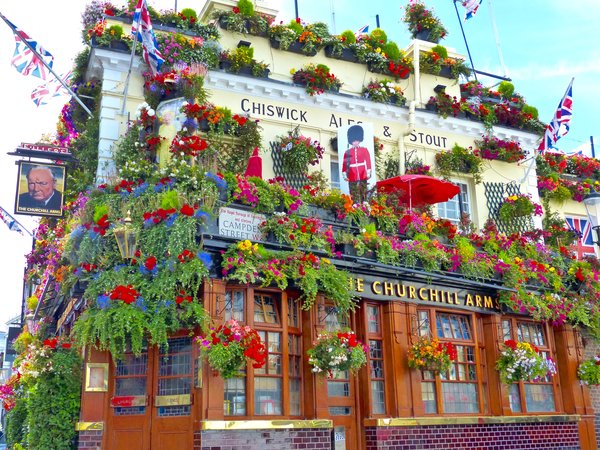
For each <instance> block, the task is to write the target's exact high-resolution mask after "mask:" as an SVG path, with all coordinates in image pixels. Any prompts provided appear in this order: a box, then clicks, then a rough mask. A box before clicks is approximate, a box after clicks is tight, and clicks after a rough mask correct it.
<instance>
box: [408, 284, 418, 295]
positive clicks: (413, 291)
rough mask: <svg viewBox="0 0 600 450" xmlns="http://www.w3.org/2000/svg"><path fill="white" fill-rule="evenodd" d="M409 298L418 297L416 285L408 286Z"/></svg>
mask: <svg viewBox="0 0 600 450" xmlns="http://www.w3.org/2000/svg"><path fill="white" fill-rule="evenodd" d="M408 298H417V290H416V289H415V287H414V286H409V287H408Z"/></svg>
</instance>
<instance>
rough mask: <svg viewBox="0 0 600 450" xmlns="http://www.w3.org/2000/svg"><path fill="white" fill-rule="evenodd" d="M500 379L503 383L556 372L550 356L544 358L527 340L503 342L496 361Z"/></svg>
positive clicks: (542, 376)
mask: <svg viewBox="0 0 600 450" xmlns="http://www.w3.org/2000/svg"><path fill="white" fill-rule="evenodd" d="M496 369H498V371H499V372H500V380H501V381H502V382H503V383H505V384H512V383H516V382H519V381H534V380H537V379H543V378H545V377H548V376H552V375H554V374H555V373H556V364H555V363H554V361H553V360H552V358H549V357H548V358H545V357H544V355H543V354H542V353H541V352H540V351H539V349H538V348H537V347H536V346H535V345H533V344H530V343H529V342H516V341H513V340H512V339H511V340H508V341H505V342H504V349H503V350H502V353H501V354H500V358H498V361H496Z"/></svg>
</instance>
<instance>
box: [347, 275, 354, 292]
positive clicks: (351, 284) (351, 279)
mask: <svg viewBox="0 0 600 450" xmlns="http://www.w3.org/2000/svg"><path fill="white" fill-rule="evenodd" d="M348 284H349V285H350V290H351V291H353V290H354V278H352V277H349V278H348Z"/></svg>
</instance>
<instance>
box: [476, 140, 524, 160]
mask: <svg viewBox="0 0 600 450" xmlns="http://www.w3.org/2000/svg"><path fill="white" fill-rule="evenodd" d="M475 145H476V147H477V148H476V149H475V150H474V153H475V154H476V155H478V156H480V157H481V158H483V159H491V160H498V161H504V162H518V161H521V160H522V159H525V156H527V154H526V152H525V151H524V150H523V149H522V148H521V145H520V144H519V141H513V140H504V139H498V138H497V137H495V136H488V135H486V136H483V137H482V139H481V140H476V141H475Z"/></svg>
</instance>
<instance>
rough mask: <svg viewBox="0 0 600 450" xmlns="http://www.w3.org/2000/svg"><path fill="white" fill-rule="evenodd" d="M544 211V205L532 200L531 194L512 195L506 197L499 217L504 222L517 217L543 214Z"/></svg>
mask: <svg viewBox="0 0 600 450" xmlns="http://www.w3.org/2000/svg"><path fill="white" fill-rule="evenodd" d="M543 213H544V211H543V209H542V205H540V204H539V203H535V202H533V201H531V194H527V195H525V194H519V195H511V196H510V197H508V198H506V199H504V201H503V202H502V204H501V205H500V208H499V209H498V217H500V219H501V220H502V221H503V222H510V221H511V219H513V218H515V217H525V216H530V215H532V214H533V215H534V216H541V215H542V214H543Z"/></svg>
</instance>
